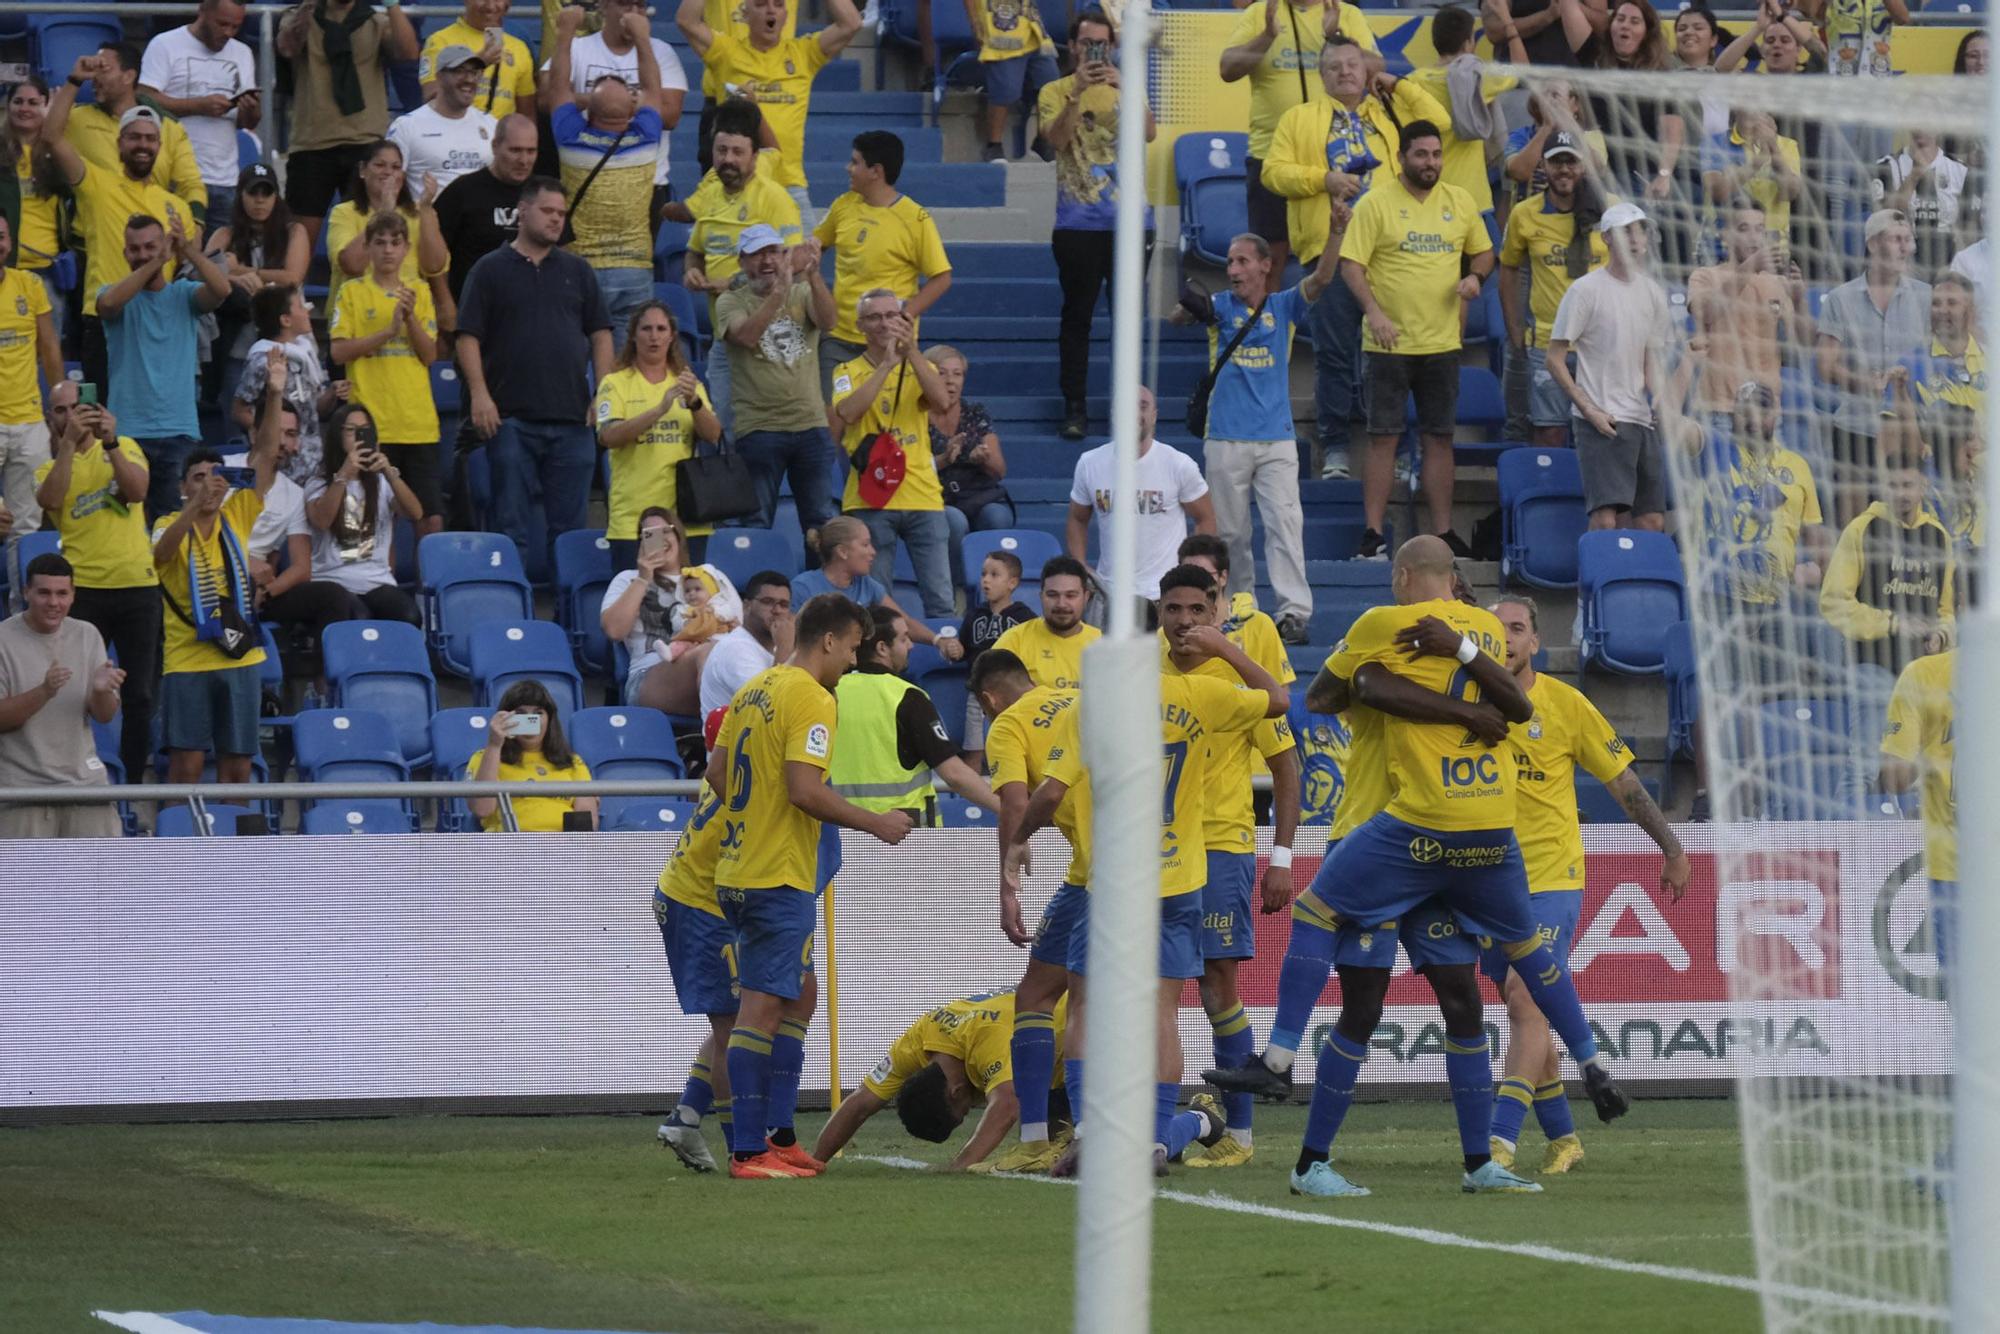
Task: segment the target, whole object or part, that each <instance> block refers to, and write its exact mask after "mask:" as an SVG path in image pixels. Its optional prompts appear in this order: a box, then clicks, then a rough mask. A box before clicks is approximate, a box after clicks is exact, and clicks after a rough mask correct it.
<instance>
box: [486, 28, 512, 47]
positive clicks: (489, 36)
mask: <svg viewBox="0 0 2000 1334" xmlns="http://www.w3.org/2000/svg"><path fill="white" fill-rule="evenodd" d="M506 35H507V30H506V29H505V28H488V29H487V30H486V40H487V41H489V42H492V43H494V44H495V45H496V46H497V45H499V44H500V39H501V38H502V37H505V36H506Z"/></svg>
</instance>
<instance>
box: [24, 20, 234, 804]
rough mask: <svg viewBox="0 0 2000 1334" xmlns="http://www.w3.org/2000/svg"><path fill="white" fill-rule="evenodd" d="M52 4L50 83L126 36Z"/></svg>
mask: <svg viewBox="0 0 2000 1334" xmlns="http://www.w3.org/2000/svg"><path fill="white" fill-rule="evenodd" d="M52 8H53V12H51V13H48V14H31V15H29V16H28V35H29V40H30V41H31V42H32V43H33V45H34V52H35V66H36V68H37V69H39V70H40V71H41V73H42V77H43V78H45V79H47V80H48V81H49V85H50V87H54V86H55V85H56V84H59V83H61V82H62V81H63V80H64V79H66V78H68V77H69V72H70V70H71V69H73V68H75V66H76V62H77V58H78V57H79V56H89V55H95V54H97V49H98V48H99V47H101V46H106V45H115V44H117V43H119V42H122V41H124V40H125V29H124V26H123V25H122V24H120V23H119V21H118V19H117V18H116V17H115V16H114V15H111V14H76V13H66V12H64V10H63V9H62V7H61V6H59V5H58V6H54V7H52ZM85 91H86V92H90V93H91V96H89V97H85V96H82V95H81V94H79V95H78V97H77V99H76V100H77V101H79V102H94V101H96V100H97V99H96V95H95V90H94V89H93V88H91V87H89V86H88V85H86V88H85ZM211 809H213V808H211Z"/></svg>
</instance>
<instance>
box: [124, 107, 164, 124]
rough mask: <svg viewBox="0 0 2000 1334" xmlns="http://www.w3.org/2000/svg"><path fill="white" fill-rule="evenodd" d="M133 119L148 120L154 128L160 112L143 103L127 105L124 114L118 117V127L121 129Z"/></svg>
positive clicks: (158, 122)
mask: <svg viewBox="0 0 2000 1334" xmlns="http://www.w3.org/2000/svg"><path fill="white" fill-rule="evenodd" d="M135 120H143V121H150V122H152V124H153V126H154V127H155V128H158V126H159V125H160V113H159V112H157V111H155V110H153V109H152V108H151V107H149V106H145V105H143V104H142V105H140V106H135V107H127V108H126V109H125V114H124V115H122V116H120V117H119V118H118V128H119V129H121V130H122V129H124V128H125V127H126V126H127V125H130V124H131V123H132V122H133V121H135Z"/></svg>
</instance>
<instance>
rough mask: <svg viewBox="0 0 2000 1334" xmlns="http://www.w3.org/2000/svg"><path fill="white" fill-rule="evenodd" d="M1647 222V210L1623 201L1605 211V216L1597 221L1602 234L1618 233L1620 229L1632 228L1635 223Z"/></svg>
mask: <svg viewBox="0 0 2000 1334" xmlns="http://www.w3.org/2000/svg"><path fill="white" fill-rule="evenodd" d="M1645 220H1646V210H1645V209H1643V208H1640V207H1639V206H1638V205H1637V204H1634V203H1630V202H1628V201H1626V200H1622V199H1621V200H1619V201H1618V202H1617V203H1615V204H1613V205H1612V206H1611V207H1610V208H1607V209H1605V210H1604V216H1603V217H1601V218H1599V219H1598V220H1597V230H1598V231H1600V232H1611V231H1616V230H1617V229H1618V228H1620V227H1630V226H1632V225H1633V224H1634V223H1639V222H1644V221H1645Z"/></svg>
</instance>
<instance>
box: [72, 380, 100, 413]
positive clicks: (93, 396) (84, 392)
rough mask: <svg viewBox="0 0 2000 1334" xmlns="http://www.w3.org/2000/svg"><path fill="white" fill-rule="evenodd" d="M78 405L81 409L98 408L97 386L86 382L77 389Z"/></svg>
mask: <svg viewBox="0 0 2000 1334" xmlns="http://www.w3.org/2000/svg"><path fill="white" fill-rule="evenodd" d="M76 405H77V406H78V407H80V408H94V407H96V406H97V386H96V385H94V384H92V383H91V382H90V381H88V380H85V381H84V382H83V383H82V384H80V385H78V386H77V387H76Z"/></svg>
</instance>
